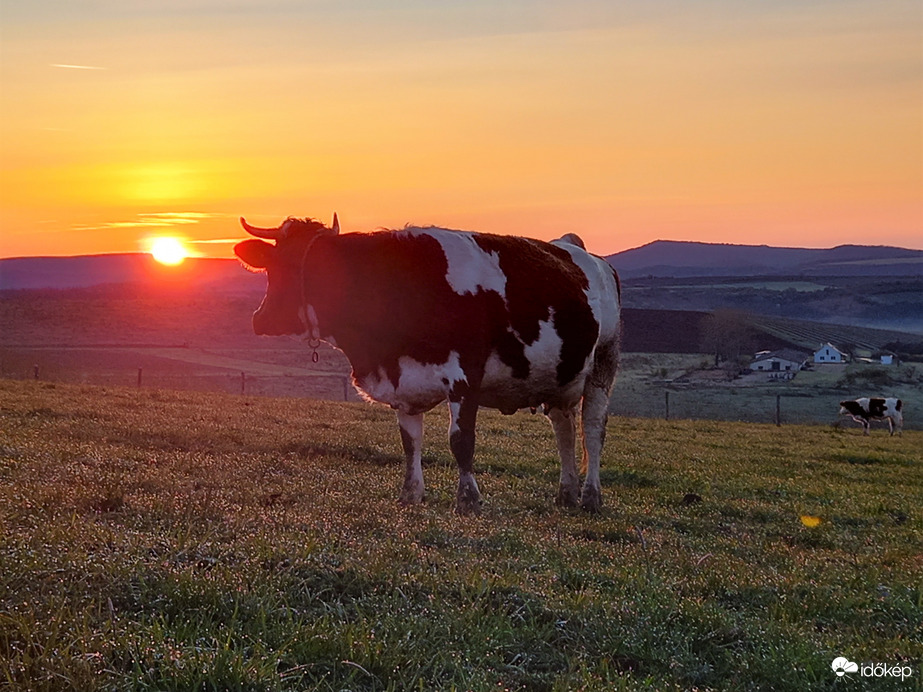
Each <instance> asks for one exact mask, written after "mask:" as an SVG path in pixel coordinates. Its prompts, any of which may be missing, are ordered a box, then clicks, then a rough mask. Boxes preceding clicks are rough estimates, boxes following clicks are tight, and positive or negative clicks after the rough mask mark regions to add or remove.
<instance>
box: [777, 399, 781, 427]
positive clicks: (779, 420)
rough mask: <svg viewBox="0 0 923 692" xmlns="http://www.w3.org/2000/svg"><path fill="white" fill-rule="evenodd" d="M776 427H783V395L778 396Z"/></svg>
mask: <svg viewBox="0 0 923 692" xmlns="http://www.w3.org/2000/svg"><path fill="white" fill-rule="evenodd" d="M776 427H779V428H781V427H782V395H781V394H776Z"/></svg>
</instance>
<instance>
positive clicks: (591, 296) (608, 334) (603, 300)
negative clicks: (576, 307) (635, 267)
mask: <svg viewBox="0 0 923 692" xmlns="http://www.w3.org/2000/svg"><path fill="white" fill-rule="evenodd" d="M566 238H567V236H564V238H561V239H559V240H553V241H552V242H551V244H552V245H554V246H556V247H559V248H561V249H562V250H567V252H568V253H569V254H570V256H571V259H573V260H574V263H575V264H576V265H577V266H578V267H580V270H581V271H582V272H583V273H584V275H585V276H586V277H587V280H588V281H589V284H590V287H589V289H588V290H587V291H586V296H587V301H588V302H589V304H590V309H591V310H592V311H593V317H595V318H596V322H597V323H598V324H599V336H598V337H597V339H596V343H609V342H612V341H614V340H615V339H617V338H618V332H619V313H620V310H613V309H612V306H613V305H618V304H619V293H618V285H617V284H616V281H615V276H614V275H613V274H612V268H611V267H610V266H609V264H608V263H607V262H606V260H604V259H602V258H600V257H595V256H594V255H591V254H590V253H588V252H587V251H586V250H583V249H582V248H579V247H577V246H576V245H573V244H572V243H569V242H567V240H566Z"/></svg>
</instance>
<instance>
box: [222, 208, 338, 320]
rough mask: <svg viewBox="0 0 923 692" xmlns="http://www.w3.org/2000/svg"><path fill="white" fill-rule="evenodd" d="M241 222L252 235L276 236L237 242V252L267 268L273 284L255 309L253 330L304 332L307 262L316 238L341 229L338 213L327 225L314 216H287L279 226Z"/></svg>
mask: <svg viewBox="0 0 923 692" xmlns="http://www.w3.org/2000/svg"><path fill="white" fill-rule="evenodd" d="M240 225H241V226H243V227H244V230H245V231H247V233H249V234H250V235H252V236H255V237H256V238H263V239H265V240H273V241H275V244H272V243H267V242H265V240H253V239H251V240H245V241H243V242H241V243H238V244H237V245H235V246H234V254H235V255H237V257H238V258H240V260H241V261H242V262H243V263H244V264H246V265H247V266H248V267H251V268H253V269H261V270H265V271H266V275H267V277H268V279H269V285H268V286H267V288H266V295H265V296H264V298H263V302H262V303H261V304H260V307H259V308H258V309H257V311H256V312H254V313H253V331H254V332H256V333H257V334H266V335H269V336H278V335H280V334H304V333H305V332H306V331H307V330H308V324H307V316H306V315H305V296H304V273H303V265H304V260H305V257H306V255H307V252H308V250H309V249H310V247H311V245H313V244H314V241H315V240H317V239H318V238H319V237H321V236H324V235H336V234H337V233H339V232H340V223H339V221H338V220H337V216H336V214H334V215H333V224H332V225H331V227H330V228H327V227H326V226H324V225H323V224H322V223H320V222H319V221H314V220H313V219H294V218H288V219H286V220H285V221H284V222H283V223H282V225H281V226H278V227H277V228H257V227H256V226H251V225H250V224H248V223H247V222H246V221H245V220H244V219H243V218H241V219H240Z"/></svg>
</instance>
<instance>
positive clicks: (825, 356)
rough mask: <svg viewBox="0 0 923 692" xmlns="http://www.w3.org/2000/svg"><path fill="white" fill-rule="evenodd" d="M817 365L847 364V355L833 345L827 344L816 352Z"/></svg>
mask: <svg viewBox="0 0 923 692" xmlns="http://www.w3.org/2000/svg"><path fill="white" fill-rule="evenodd" d="M814 362H815V363H845V362H846V354H845V353H843V352H842V351H841V350H840V349H838V348H837V347H836V346H834V345H833V344H831V343H826V344H824V345H823V346H821V347H820V348H819V349H818V350H816V351H814Z"/></svg>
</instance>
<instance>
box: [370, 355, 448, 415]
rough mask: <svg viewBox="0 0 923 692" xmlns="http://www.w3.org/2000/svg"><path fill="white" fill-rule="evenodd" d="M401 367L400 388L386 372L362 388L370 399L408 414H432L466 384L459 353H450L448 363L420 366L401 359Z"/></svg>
mask: <svg viewBox="0 0 923 692" xmlns="http://www.w3.org/2000/svg"><path fill="white" fill-rule="evenodd" d="M398 367H399V368H400V375H399V376H398V381H397V388H395V387H394V385H393V384H392V382H391V380H390V378H389V377H388V375H387V373H386V372H385V369H384V368H379V369H378V372H377V373H375V374H373V375H369V376H368V377H365V378H363V379H362V381H360V382H359V383H358V384H359V387H360V388H361V389H362V391H363V392H364V393H365V394H366V396H368V398H370V399H372V400H374V401H378V402H381V403H383V404H388V405H389V406H390V407H391V408H393V409H396V410H397V411H400V412H402V413H406V414H415V413H419V412H422V411H428V410H429V409H431V408H432V407H433V406H435V405H436V404H438V403H439V402H441V401H444V400H445V399H446V398H447V397H448V396H449V392H450V391H451V390H452V387H453V386H454V385H455V384H456V383H458V382H464V381H466V378H465V372H464V371H463V370H462V368H461V365H460V363H459V356H458V352H457V351H452V352H451V353H449V357H448V359H447V360H446V362H445V363H420V362H419V361H416V360H414V359H413V358H410V357H409V356H401V357H400V359H399V360H398Z"/></svg>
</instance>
